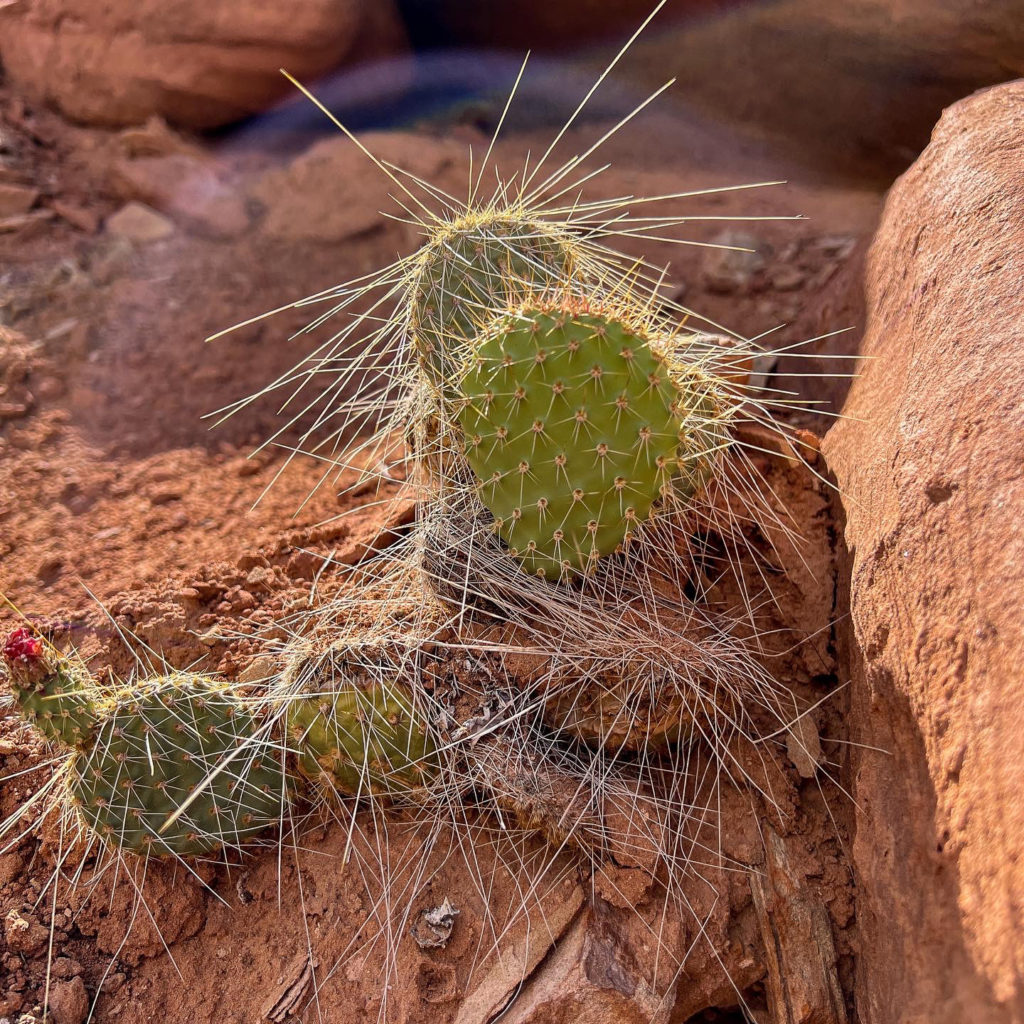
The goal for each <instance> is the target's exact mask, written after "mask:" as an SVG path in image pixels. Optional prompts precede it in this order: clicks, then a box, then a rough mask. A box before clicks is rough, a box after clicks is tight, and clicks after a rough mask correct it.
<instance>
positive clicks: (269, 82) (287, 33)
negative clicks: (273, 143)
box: [0, 0, 404, 128]
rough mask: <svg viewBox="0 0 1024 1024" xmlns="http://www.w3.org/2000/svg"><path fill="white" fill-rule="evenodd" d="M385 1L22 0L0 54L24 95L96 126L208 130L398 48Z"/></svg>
mask: <svg viewBox="0 0 1024 1024" xmlns="http://www.w3.org/2000/svg"><path fill="white" fill-rule="evenodd" d="M403 42H404V30H403V29H402V28H401V25H400V22H399V19H398V15H397V13H396V12H395V10H394V8H393V6H392V4H391V2H390V0H365V2H364V0H309V2H306V3H302V4H277V3H273V2H269V0H257V2H254V3H250V4H246V5H245V9H244V11H242V10H240V9H239V8H238V5H236V4H233V3H230V2H228V0H212V2H208V3H198V2H196V0H174V2H171V3H163V2H160V0H140V2H138V3H131V4H112V3H106V2H103V0H67V2H65V0H22V2H19V3H14V4H6V5H0V60H2V61H3V67H4V71H5V72H6V74H7V76H8V77H9V78H10V80H11V81H12V82H14V83H15V84H16V85H17V86H18V87H19V88H20V89H21V90H22V91H23V92H24V93H25V94H26V95H30V96H34V97H35V98H38V99H43V100H46V101H48V102H51V103H54V104H55V105H56V106H57V107H59V108H60V109H61V111H63V112H64V113H65V114H67V115H68V116H69V117H72V118H74V119H76V120H79V121H85V122H89V123H92V124H105V125H123V124H137V123H140V122H142V121H145V120H146V118H148V117H149V116H151V115H153V114H159V115H162V116H163V117H165V118H166V119H167V120H168V121H170V122H172V123H174V124H178V125H182V126H186V127H190V128H212V127H216V126H217V125H222V124H227V123H229V122H231V121H235V120H238V119H239V118H242V117H245V116H246V115H248V114H252V113H255V112H257V111H260V110H263V109H265V108H266V107H267V106H269V105H270V104H271V103H273V102H274V101H275V100H276V99H278V98H279V97H280V96H282V95H285V94H286V93H287V92H288V90H289V89H290V86H289V85H288V83H287V81H286V80H285V79H284V78H283V76H282V75H281V74H280V71H279V69H280V68H282V67H284V68H286V69H287V70H288V71H290V72H291V73H292V74H293V75H295V76H296V77H297V78H299V79H303V78H309V77H313V76H316V75H320V74H323V73H325V72H327V71H330V70H331V69H333V68H335V67H337V66H338V65H339V64H340V63H342V62H343V61H353V60H365V59H366V58H368V57H372V56H375V55H378V54H380V53H386V52H390V51H392V50H394V49H396V48H399V47H401V46H402V45H403Z"/></svg>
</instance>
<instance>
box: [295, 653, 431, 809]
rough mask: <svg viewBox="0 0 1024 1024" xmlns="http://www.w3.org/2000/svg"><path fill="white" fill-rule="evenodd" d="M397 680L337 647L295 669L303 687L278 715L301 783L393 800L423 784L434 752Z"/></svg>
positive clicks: (395, 671) (387, 668)
mask: <svg viewBox="0 0 1024 1024" xmlns="http://www.w3.org/2000/svg"><path fill="white" fill-rule="evenodd" d="M399 672H400V669H399V667H398V666H396V665H388V664H387V663H385V665H384V667H383V668H379V667H377V666H372V667H371V666H368V665H365V664H362V663H360V662H359V661H357V659H356V658H355V657H353V656H352V652H351V651H348V650H347V649H346V645H345V644H343V643H342V644H337V645H335V646H334V647H332V648H331V649H330V650H328V651H327V652H326V654H325V655H324V656H322V657H321V658H320V659H318V660H317V661H315V662H313V663H312V664H309V663H307V664H305V665H300V668H299V674H300V675H301V676H302V677H308V682H307V683H306V685H305V692H303V693H300V694H298V695H296V696H292V697H288V698H286V699H287V709H286V712H285V715H286V723H287V726H286V728H287V733H288V737H289V740H290V742H291V743H292V745H293V746H294V749H296V751H297V752H298V767H299V771H300V772H301V773H302V774H303V775H305V776H306V777H307V778H309V779H311V780H313V781H319V782H321V783H323V782H326V783H327V784H328V787H329V788H331V789H333V790H334V791H335V792H337V793H339V794H341V795H342V796H353V797H359V796H367V797H368V796H384V797H390V798H393V799H394V798H399V797H404V796H409V795H411V794H414V793H416V792H417V791H418V790H421V789H423V788H424V786H426V785H427V784H428V783H429V781H430V779H431V778H432V777H433V776H434V775H435V774H436V773H437V770H438V758H437V751H436V747H435V745H434V742H433V740H432V738H431V736H430V733H429V731H428V729H427V725H426V721H425V716H424V715H423V714H422V712H421V711H420V709H419V708H417V707H416V705H415V704H414V702H413V699H412V695H411V693H410V692H409V690H408V689H407V688H406V686H405V684H404V683H403V682H402V681H401V679H400V675H399Z"/></svg>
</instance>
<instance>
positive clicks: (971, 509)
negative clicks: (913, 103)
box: [823, 82, 1024, 1024]
mask: <svg viewBox="0 0 1024 1024" xmlns="http://www.w3.org/2000/svg"><path fill="white" fill-rule="evenodd" d="M1022 281H1024V82H1015V83H1011V84H1008V85H1005V86H1001V87H998V88H994V89H990V90H988V91H986V92H982V93H979V94H976V95H974V96H972V97H970V98H969V99H966V100H964V101H962V102H960V103H958V104H956V105H955V106H953V107H951V108H950V109H949V110H947V111H946V112H945V113H944V114H943V116H942V119H941V121H940V122H939V124H938V126H937V127H936V128H935V130H934V133H933V135H932V141H931V143H930V145H929V146H928V148H927V149H926V150H925V151H924V153H923V154H922V155H921V157H920V158H919V159H918V160H917V162H916V163H915V164H914V165H913V166H912V167H911V168H910V170H909V171H907V173H906V174H905V175H904V176H903V177H902V178H901V179H900V180H899V181H898V182H897V183H896V184H895V185H894V186H893V188H892V191H891V193H890V195H889V198H888V201H887V203H886V207H885V212H884V214H883V217H882V222H881V225H880V227H879V230H878V234H877V236H876V239H875V242H874V245H873V248H872V250H871V253H870V256H869V260H868V268H867V299H868V308H869V320H868V325H867V333H866V337H865V340H864V345H863V353H864V355H865V357H866V359H865V360H864V362H863V364H862V366H861V373H862V375H861V377H860V379H859V380H857V381H856V382H855V384H854V386H853V388H852V390H851V393H850V396H849V399H848V401H847V404H846V407H845V413H846V416H847V418H846V419H845V420H843V421H842V422H840V423H838V424H837V425H836V426H835V427H834V428H833V429H832V430H831V431H830V432H829V434H828V436H827V437H826V439H825V442H824V447H823V451H824V452H825V454H826V457H827V459H828V461H829V464H830V465H831V467H832V469H833V470H834V472H835V475H836V478H837V480H838V483H839V486H840V487H841V489H842V492H843V495H844V506H845V509H846V516H847V522H846V527H845V533H846V541H847V544H848V546H849V551H850V556H851V560H852V575H851V583H850V588H851V592H850V602H851V618H852V637H851V638H850V639H851V640H852V647H853V653H854V659H853V679H852V700H851V705H852V706H851V717H852V729H853V732H852V738H853V739H854V740H855V741H856V742H858V743H861V744H864V746H863V747H859V748H854V749H855V756H854V769H855V789H854V794H853V795H854V798H855V800H856V804H857V830H856V839H855V842H854V844H853V856H854V860H855V867H856V872H857V881H858V904H857V919H858V925H859V931H860V949H859V957H858V977H857V1010H858V1015H859V1019H860V1020H861V1021H862V1022H864V1024H893V1022H911V1021H913V1022H922V1024H924V1022H928V1024H962V1022H965V1021H979V1022H980V1021H985V1022H986V1024H1003V1022H1010V1021H1021V1020H1024V942H1022V941H1021V937H1022V935H1024V786H1022V781H1021V780H1022V777H1024V518H1022V514H1021V513H1022V509H1024V399H1022V395H1024V358H1022V357H1024V333H1022V330H1024V329H1022V312H1024V285H1022Z"/></svg>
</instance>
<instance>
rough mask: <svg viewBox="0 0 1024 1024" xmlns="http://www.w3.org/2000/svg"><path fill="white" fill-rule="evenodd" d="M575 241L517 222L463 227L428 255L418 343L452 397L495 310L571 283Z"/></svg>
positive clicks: (441, 238)
mask: <svg viewBox="0 0 1024 1024" xmlns="http://www.w3.org/2000/svg"><path fill="white" fill-rule="evenodd" d="M571 245H572V239H571V236H569V235H567V234H566V233H565V232H564V231H559V230H558V229H556V228H554V227H552V226H551V225H548V224H543V223H533V222H530V221H523V220H520V219H516V218H514V217H509V216H491V217H488V216H480V215H476V216H473V217H467V218H465V219H464V220H461V221H456V222H455V223H454V224H452V225H450V226H449V227H448V228H447V229H446V230H445V231H443V232H442V233H440V234H439V235H438V236H437V237H436V238H434V239H432V240H431V241H430V242H429V243H428V244H427V245H426V246H425V247H424V248H423V250H422V252H421V254H420V257H419V269H418V271H417V275H416V281H415V285H414V287H413V294H412V301H411V309H412V337H413V344H414V346H415V349H416V353H417V355H418V357H419V360H420V365H421V366H422V367H423V369H424V371H425V372H426V373H427V375H428V376H429V377H430V379H431V380H432V381H433V382H434V383H435V384H436V385H438V386H439V387H441V388H443V389H444V390H445V391H450V390H451V389H452V388H453V386H454V385H455V384H457V383H458V376H459V372H460V367H461V365H462V362H463V359H464V356H465V347H466V345H467V343H468V342H471V341H472V340H473V338H474V337H475V336H476V334H477V331H478V329H479V325H480V324H481V323H486V322H487V321H488V320H489V319H490V318H491V316H493V313H494V310H496V309H503V308H507V307H508V306H509V305H510V304H514V303H517V302H519V301H521V300H522V299H523V297H524V296H525V295H527V294H531V293H534V292H537V291H541V290H543V289H544V288H545V287H548V286H551V285H560V284H565V283H566V282H567V281H568V280H569V279H570V278H571V276H572V273H573V258H572V250H571Z"/></svg>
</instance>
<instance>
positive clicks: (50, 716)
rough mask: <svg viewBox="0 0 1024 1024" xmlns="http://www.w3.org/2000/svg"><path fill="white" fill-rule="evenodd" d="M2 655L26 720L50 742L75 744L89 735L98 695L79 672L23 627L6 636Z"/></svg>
mask: <svg viewBox="0 0 1024 1024" xmlns="http://www.w3.org/2000/svg"><path fill="white" fill-rule="evenodd" d="M3 657H4V662H5V663H6V666H7V677H8V680H9V682H10V685H11V689H12V690H13V691H14V698H15V700H16V701H17V702H18V707H19V708H20V710H21V714H22V716H23V717H24V718H25V719H26V720H27V721H29V722H31V723H32V725H34V726H35V727H36V728H37V729H38V730H39V731H40V732H41V733H42V734H43V735H44V736H45V737H46V738H47V739H48V740H50V741H51V742H53V743H62V744H64V745H65V746H69V747H75V746H79V745H81V744H83V743H85V742H87V741H88V740H89V739H90V738H91V736H92V733H93V728H94V726H95V721H96V709H95V701H96V696H97V695H96V692H95V689H94V687H92V686H91V684H90V683H89V680H88V679H87V678H86V677H85V676H84V673H81V672H76V671H75V670H74V668H73V667H72V665H71V663H70V662H69V661H68V659H67V658H64V657H62V656H61V655H59V654H58V653H57V652H56V651H54V650H53V649H52V648H51V647H49V646H48V645H47V644H46V643H44V642H43V640H41V639H40V638H39V637H38V636H36V635H35V634H34V633H33V632H32V631H31V630H29V629H26V628H24V627H21V628H19V629H16V630H14V631H13V632H12V633H11V634H10V636H8V638H7V640H6V641H5V643H4V647H3Z"/></svg>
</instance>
